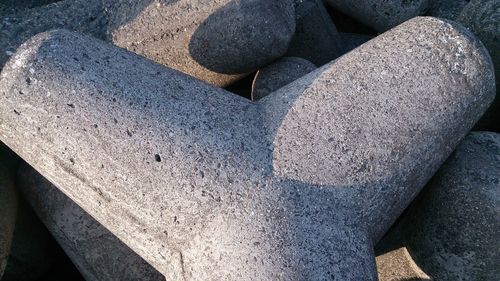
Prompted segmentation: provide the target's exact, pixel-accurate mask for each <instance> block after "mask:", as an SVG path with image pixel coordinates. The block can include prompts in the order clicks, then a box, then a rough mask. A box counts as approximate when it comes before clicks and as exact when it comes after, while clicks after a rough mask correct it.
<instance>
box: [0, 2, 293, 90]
mask: <svg viewBox="0 0 500 281" xmlns="http://www.w3.org/2000/svg"><path fill="white" fill-rule="evenodd" d="M291 1H292V0H273V1H268V0H245V1H239V0H217V1H214V0H210V1H207V0H197V1H192V0H180V1H173V0H140V1H128V0H66V1H61V2H58V3H53V4H51V5H46V6H43V7H40V8H37V9H30V10H22V11H20V12H19V13H16V14H14V15H6V16H5V17H3V18H2V19H0V20H1V21H0V30H1V32H0V65H3V63H5V61H6V60H7V59H8V57H9V55H11V54H12V53H13V52H14V51H15V49H16V48H17V47H18V46H19V45H20V44H21V43H22V42H24V41H25V40H27V39H28V38H30V37H31V36H33V35H35V34H37V33H39V32H43V31H48V30H51V29H56V28H65V29H70V30H75V31H80V32H84V33H87V34H91V35H93V36H95V37H97V38H101V39H105V40H107V41H109V42H112V43H113V44H115V45H117V46H119V47H122V48H126V49H128V50H130V51H133V52H135V53H137V54H140V55H142V56H144V57H147V58H149V59H152V60H154V61H156V62H158V63H160V64H163V65H166V66H169V67H172V68H174V69H177V70H179V71H182V72H184V73H187V74H189V75H192V76H194V77H196V78H199V79H201V80H204V81H207V82H209V83H212V84H215V85H218V86H225V85H228V84H230V83H232V82H234V81H235V80H238V79H240V78H241V77H243V76H244V75H245V74H247V73H250V72H253V71H255V70H257V69H258V68H260V67H263V66H265V65H266V64H268V63H270V62H272V61H273V60H275V59H277V58H279V57H280V56H282V55H283V54H284V53H285V52H286V50H287V48H288V44H289V42H290V40H291V38H292V36H293V33H294V31H295V13H294V7H293V3H292V2H291Z"/></svg>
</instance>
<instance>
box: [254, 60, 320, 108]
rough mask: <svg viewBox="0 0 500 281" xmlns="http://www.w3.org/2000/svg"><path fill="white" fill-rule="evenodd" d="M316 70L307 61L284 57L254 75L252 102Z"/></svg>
mask: <svg viewBox="0 0 500 281" xmlns="http://www.w3.org/2000/svg"><path fill="white" fill-rule="evenodd" d="M315 69H316V66H315V65H314V64H313V63H311V62H310V61H308V60H305V59H301V58H294V57H284V58H281V59H279V60H277V61H276V62H274V63H273V64H271V65H269V66H266V67H264V68H263V69H261V70H259V71H258V72H257V74H255V77H254V80H253V83H252V100H254V101H255V100H259V99H261V98H263V97H265V96H267V95H269V94H271V93H272V92H274V91H276V90H278V89H279V88H281V87H283V86H285V85H287V84H289V83H291V82H293V81H295V80H297V79H299V78H300V77H302V76H304V75H306V74H307V73H309V72H311V71H313V70H315Z"/></svg>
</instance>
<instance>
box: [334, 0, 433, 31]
mask: <svg viewBox="0 0 500 281" xmlns="http://www.w3.org/2000/svg"><path fill="white" fill-rule="evenodd" d="M326 3H328V4H329V5H330V6H332V7H333V8H335V9H338V10H340V11H342V12H344V13H346V14H348V15H350V16H351V17H353V18H355V19H357V20H359V21H360V22H362V23H364V24H366V25H368V26H369V27H371V28H374V29H376V30H378V31H386V30H388V29H390V28H393V27H395V26H396V25H398V24H400V23H402V22H404V21H406V20H409V19H411V18H413V17H416V16H419V15H422V14H424V12H425V11H426V9H427V6H428V0H387V1H380V0H358V1H352V0H326Z"/></svg>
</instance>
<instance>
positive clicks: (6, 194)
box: [0, 143, 17, 279]
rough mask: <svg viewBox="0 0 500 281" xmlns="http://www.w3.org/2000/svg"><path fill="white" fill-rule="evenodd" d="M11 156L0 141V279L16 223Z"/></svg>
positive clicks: (15, 196) (15, 199) (5, 264)
mask: <svg viewBox="0 0 500 281" xmlns="http://www.w3.org/2000/svg"><path fill="white" fill-rule="evenodd" d="M12 167H13V157H12V156H11V155H10V152H9V150H8V149H7V148H6V147H5V146H4V145H3V144H2V143H0V279H2V276H3V273H4V270H5V267H6V266H7V260H8V258H9V254H10V248H11V245H12V235H13V234H14V227H15V225H16V214H17V192H16V189H15V187H14V171H13V169H12Z"/></svg>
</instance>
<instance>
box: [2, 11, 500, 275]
mask: <svg viewBox="0 0 500 281" xmlns="http://www.w3.org/2000/svg"><path fill="white" fill-rule="evenodd" d="M493 79H494V78H493V68H492V65H491V60H490V58H489V57H488V55H487V53H486V51H485V49H484V48H483V47H482V45H481V44H480V43H479V42H478V41H477V40H476V39H475V38H474V37H473V36H472V35H471V34H470V33H468V32H467V31H466V30H465V29H462V28H461V27H458V26H456V25H453V24H450V23H447V22H443V21H440V20H437V19H432V18H417V19H414V20H411V21H409V22H407V23H405V24H403V25H401V26H399V27H398V28H395V29H393V30H391V31H390V32H387V33H385V34H383V35H381V36H378V37H377V38H375V39H373V40H370V41H369V42H367V43H366V44H364V45H363V46H361V47H360V48H358V49H357V50H355V51H353V52H350V53H348V54H346V55H345V56H343V57H341V58H339V59H338V60H337V61H336V63H331V64H328V65H326V66H324V67H322V68H320V69H318V70H316V71H313V72H312V73H310V74H308V75H306V76H304V77H303V78H301V79H299V80H297V81H295V82H294V83H291V84H289V85H287V86H285V87H283V88H281V89H280V90H278V91H277V92H275V93H273V94H271V95H269V96H267V97H265V98H263V99H261V100H260V101H259V102H257V103H255V102H251V101H249V100H246V99H244V98H241V97H238V96H235V95H233V94H231V93H229V92H226V91H224V90H221V89H218V88H216V87H212V86H210V85H208V84H205V83H202V82H200V81H197V80H194V79H192V78H191V77H188V76H186V75H183V74H181V73H179V72H177V71H174V70H171V69H168V68H164V67H162V66H161V65H156V64H154V63H152V62H151V61H148V60H144V59H141V58H140V57H138V56H136V55H134V54H132V53H129V52H127V51H125V50H122V49H118V48H115V47H113V46H110V45H106V44H103V43H102V42H99V41H97V40H95V39H92V38H90V37H86V36H82V35H77V34H73V33H69V32H66V31H55V32H51V33H44V34H40V35H38V36H36V37H35V38H33V39H31V40H30V41H29V42H27V43H26V44H24V45H23V46H22V47H21V48H20V49H19V50H18V52H17V53H16V54H15V55H14V56H13V58H12V60H10V61H9V62H8V63H7V65H6V66H5V67H4V69H3V71H2V74H1V76H0V118H1V120H4V121H3V122H2V123H0V139H2V140H3V141H4V142H5V143H7V144H8V145H9V146H10V147H11V148H13V149H14V150H15V151H16V152H17V153H18V154H19V155H21V156H22V158H24V159H25V160H27V162H29V163H30V164H31V165H32V166H33V167H35V168H36V169H37V170H38V171H39V172H40V173H41V174H43V175H44V176H45V177H46V178H47V179H49V180H50V181H51V182H53V183H54V184H55V185H56V186H57V187H58V188H60V189H61V190H62V191H63V192H64V193H65V194H66V195H68V196H69V197H70V198H71V199H72V200H74V201H75V202H76V203H77V204H79V205H80V206H81V207H82V208H83V209H84V210H85V211H87V212H88V213H89V214H90V215H92V216H93V217H94V218H95V219H96V220H97V221H99V222H100V223H102V224H103V225H104V226H105V227H106V228H108V229H109V230H110V231H111V232H113V233H114V234H115V235H116V236H117V237H119V238H120V239H121V240H122V241H123V242H125V243H126V244H127V245H128V246H129V247H130V248H132V249H133V250H134V251H136V252H137V253H138V254H139V255H141V256H142V257H143V258H144V259H145V260H147V261H149V262H150V263H151V264H152V265H153V266H154V267H155V268H157V269H158V270H159V271H160V272H162V273H164V275H165V276H166V278H167V280H332V279H339V280H375V279H376V276H377V273H376V268H375V258H374V254H373V247H372V245H373V244H374V243H375V242H376V241H378V240H379V239H380V237H381V236H382V235H383V234H384V233H385V232H386V231H387V229H388V228H389V226H390V225H391V224H392V223H393V222H394V220H395V219H396V218H397V217H398V216H399V214H400V213H401V212H402V210H403V209H404V208H405V207H406V206H407V205H408V204H409V202H410V201H411V200H412V198H413V197H414V196H415V194H416V193H417V192H418V191H419V190H420V189H421V188H422V186H423V185H424V184H425V183H426V182H427V180H428V179H429V178H430V177H431V175H432V174H433V173H434V172H435V171H436V170H437V168H438V167H439V166H440V165H441V164H442V163H443V162H444V160H445V159H446V157H447V156H448V155H449V154H450V153H451V152H452V150H453V148H454V147H455V145H456V144H458V142H459V140H460V139H461V138H462V137H463V136H464V135H465V134H466V133H467V132H468V131H469V130H470V128H471V127H472V125H473V124H474V123H475V122H476V121H477V120H478V119H479V116H480V115H481V114H482V113H483V112H484V110H485V109H486V107H487V106H488V105H489V103H490V102H491V101H492V99H493V96H494V80H493Z"/></svg>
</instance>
